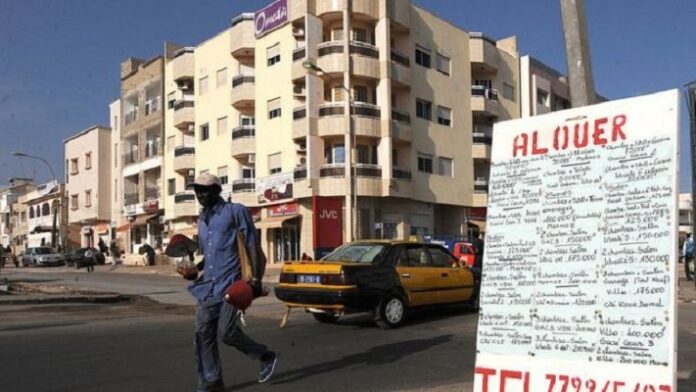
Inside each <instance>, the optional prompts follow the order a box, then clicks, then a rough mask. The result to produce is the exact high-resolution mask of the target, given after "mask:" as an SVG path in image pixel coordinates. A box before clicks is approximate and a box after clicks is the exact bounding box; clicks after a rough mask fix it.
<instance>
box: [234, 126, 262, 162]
mask: <svg viewBox="0 0 696 392" xmlns="http://www.w3.org/2000/svg"><path fill="white" fill-rule="evenodd" d="M231 149H232V150H231V151H232V152H231V153H232V157H234V158H239V157H243V156H248V155H249V154H255V153H256V127H255V126H254V125H242V126H239V127H236V128H234V129H232V147H231Z"/></svg>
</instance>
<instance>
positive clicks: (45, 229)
mask: <svg viewBox="0 0 696 392" xmlns="http://www.w3.org/2000/svg"><path fill="white" fill-rule="evenodd" d="M56 230H58V227H56ZM52 231H53V226H35V227H34V229H33V230H32V231H31V233H30V234H36V233H50V232H52Z"/></svg>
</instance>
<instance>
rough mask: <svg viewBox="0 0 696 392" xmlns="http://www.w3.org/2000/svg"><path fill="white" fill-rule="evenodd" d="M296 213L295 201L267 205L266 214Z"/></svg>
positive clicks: (282, 214)
mask: <svg viewBox="0 0 696 392" xmlns="http://www.w3.org/2000/svg"><path fill="white" fill-rule="evenodd" d="M292 214H297V202H293V203H283V204H277V205H274V206H270V207H268V216H269V217H271V216H284V215H292Z"/></svg>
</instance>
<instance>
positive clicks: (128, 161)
mask: <svg viewBox="0 0 696 392" xmlns="http://www.w3.org/2000/svg"><path fill="white" fill-rule="evenodd" d="M122 160H123V166H127V165H133V164H135V163H139V162H140V157H139V154H138V146H133V148H132V149H131V150H130V151H127V152H125V153H124V154H123V155H122Z"/></svg>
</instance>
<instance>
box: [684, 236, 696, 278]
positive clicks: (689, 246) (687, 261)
mask: <svg viewBox="0 0 696 392" xmlns="http://www.w3.org/2000/svg"><path fill="white" fill-rule="evenodd" d="M682 255H683V256H684V272H686V280H693V279H694V272H695V271H692V270H691V263H692V262H693V261H694V239H693V237H692V236H691V233H689V234H687V235H686V240H684V246H683V247H682Z"/></svg>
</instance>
